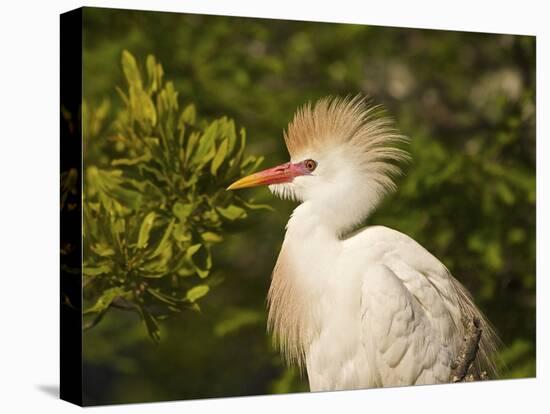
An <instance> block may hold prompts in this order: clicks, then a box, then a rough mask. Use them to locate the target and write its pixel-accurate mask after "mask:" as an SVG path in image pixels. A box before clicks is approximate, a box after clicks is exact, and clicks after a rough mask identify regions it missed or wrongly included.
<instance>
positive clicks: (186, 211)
mask: <svg viewBox="0 0 550 414" xmlns="http://www.w3.org/2000/svg"><path fill="white" fill-rule="evenodd" d="M172 212H173V213H174V215H175V216H176V217H177V218H178V219H179V220H180V221H186V220H187V218H188V217H189V216H190V215H191V213H192V212H193V205H192V204H182V203H180V202H179V201H178V202H177V203H175V204H174V207H172Z"/></svg>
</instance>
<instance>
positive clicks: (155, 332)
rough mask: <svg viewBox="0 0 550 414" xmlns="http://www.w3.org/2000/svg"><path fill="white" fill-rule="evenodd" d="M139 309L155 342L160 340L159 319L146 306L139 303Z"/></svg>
mask: <svg viewBox="0 0 550 414" xmlns="http://www.w3.org/2000/svg"><path fill="white" fill-rule="evenodd" d="M138 309H139V313H140V315H141V318H142V320H143V322H144V323H145V327H146V328H147V332H148V333H149V336H150V337H151V339H152V340H153V341H154V342H158V341H160V330H159V326H158V322H157V319H156V318H155V317H154V316H153V315H152V314H151V313H150V312H149V311H148V310H147V309H146V308H145V307H143V306H141V305H138Z"/></svg>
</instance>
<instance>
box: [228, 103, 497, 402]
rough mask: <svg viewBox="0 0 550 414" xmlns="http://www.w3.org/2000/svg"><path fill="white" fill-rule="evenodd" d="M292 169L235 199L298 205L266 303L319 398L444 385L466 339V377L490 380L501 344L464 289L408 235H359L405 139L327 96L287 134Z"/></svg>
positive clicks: (285, 346)
mask: <svg viewBox="0 0 550 414" xmlns="http://www.w3.org/2000/svg"><path fill="white" fill-rule="evenodd" d="M284 140H285V143H286V146H287V148H288V151H289V153H290V161H289V162H287V163H285V164H282V165H279V166H277V167H274V168H270V169H267V170H264V171H261V172H257V173H255V174H252V175H249V176H247V177H244V178H242V179H240V180H238V181H236V182H235V183H233V184H231V185H230V186H229V187H228V189H230V190H233V189H238V188H245V187H252V186H257V185H268V186H269V189H270V190H271V191H272V192H273V193H274V194H276V195H278V196H281V197H283V198H289V199H293V200H296V201H298V202H300V204H299V205H298V207H296V209H295V210H294V212H293V213H292V215H291V217H290V219H289V221H288V224H287V227H286V234H285V238H284V242H283V244H282V248H281V251H280V253H279V257H278V259H277V263H276V265H275V268H274V270H273V275H272V282H271V287H270V289H269V293H268V300H267V302H268V308H269V311H268V329H269V330H270V332H272V333H273V337H274V340H275V343H276V344H277V345H278V347H279V349H280V350H281V353H282V354H283V356H284V357H285V359H286V360H287V361H288V362H289V363H290V364H295V365H297V366H299V367H300V368H306V370H307V375H308V379H309V385H310V389H311V390H312V391H326V390H343V389H357V388H372V387H386V386H400V385H415V384H435V383H445V382H449V375H450V372H451V365H452V362H453V361H454V359H455V358H456V357H457V354H458V353H459V350H460V349H461V344H462V342H463V338H464V335H465V330H466V328H465V324H464V320H468V319H472V318H474V319H476V320H478V319H479V326H480V328H481V331H482V333H483V335H482V336H481V341H480V342H479V350H478V351H477V356H476V359H475V361H474V363H473V365H472V367H471V371H475V372H476V373H478V374H480V375H481V373H482V370H486V371H488V372H489V373H493V374H494V373H495V364H494V361H493V359H492V358H493V353H494V349H495V342H496V336H495V334H494V332H493V330H492V329H491V326H490V324H489V323H488V322H487V320H486V319H485V318H484V317H483V315H482V314H481V312H480V311H479V310H478V309H477V308H476V306H475V305H474V303H473V301H472V299H471V296H470V295H469V293H468V292H467V291H466V289H465V288H464V287H463V286H462V285H461V284H460V283H459V282H458V281H457V280H456V279H454V278H453V276H452V275H451V274H450V272H449V271H448V270H447V268H446V267H445V266H444V265H443V264H442V263H441V262H440V261H439V260H438V259H437V258H435V257H434V256H433V255H432V254H430V253H429V252H428V251H427V250H426V249H424V248H423V247H422V246H421V245H419V244H418V243H417V242H415V241H414V240H413V239H411V238H410V237H408V236H406V235H405V234H403V233H400V232H398V231H396V230H392V229H390V228H387V227H383V226H368V227H365V228H362V229H360V230H357V226H358V225H360V224H361V223H363V222H364V221H365V219H366V218H367V217H368V216H369V214H370V213H372V212H373V210H374V209H375V208H376V207H377V205H378V204H379V203H380V201H381V200H382V198H383V196H384V195H385V194H386V193H387V192H388V191H391V190H393V189H394V188H395V185H394V182H393V180H392V176H394V175H395V174H396V173H398V172H399V168H398V166H397V164H398V163H399V162H400V161H403V160H405V159H406V158H408V155H407V153H406V152H405V151H404V150H402V149H399V148H398V145H397V144H398V143H399V142H402V141H406V139H405V138H404V137H403V136H402V135H401V134H399V133H398V132H397V131H396V129H395V128H394V127H393V126H392V123H391V121H390V120H389V119H388V118H387V117H385V116H384V114H383V112H382V110H381V109H380V107H379V106H372V105H371V104H370V103H369V102H368V101H367V100H366V99H365V98H362V97H360V96H358V97H355V98H351V99H350V98H344V99H342V98H324V99H321V100H320V101H318V102H317V103H316V104H315V105H314V106H312V105H311V104H307V105H305V106H304V107H302V108H301V109H299V110H298V111H297V113H296V114H295V116H294V119H293V120H292V121H291V123H290V124H289V126H288V128H287V130H286V131H285V132H284Z"/></svg>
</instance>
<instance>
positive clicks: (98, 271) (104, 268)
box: [82, 264, 113, 276]
mask: <svg viewBox="0 0 550 414" xmlns="http://www.w3.org/2000/svg"><path fill="white" fill-rule="evenodd" d="M112 271H113V269H112V267H111V266H109V265H107V264H103V265H100V266H88V265H84V266H82V273H84V275H85V276H99V275H105V274H109V273H111V272H112Z"/></svg>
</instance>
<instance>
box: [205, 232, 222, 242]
mask: <svg viewBox="0 0 550 414" xmlns="http://www.w3.org/2000/svg"><path fill="white" fill-rule="evenodd" d="M201 236H202V239H203V240H204V241H205V242H208V243H218V242H221V241H223V237H222V236H220V235H219V234H216V233H213V232H211V231H205V232H204V233H202V235H201Z"/></svg>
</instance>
